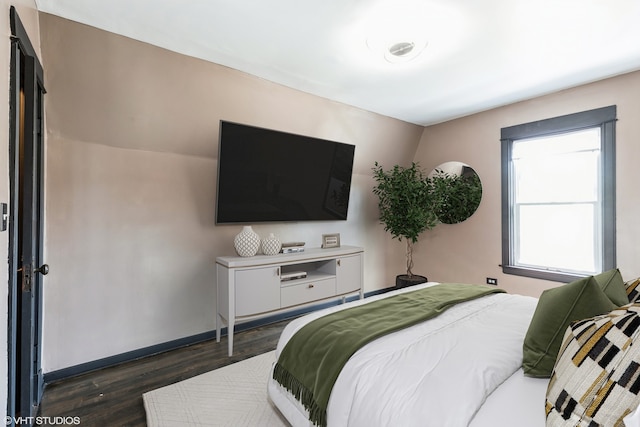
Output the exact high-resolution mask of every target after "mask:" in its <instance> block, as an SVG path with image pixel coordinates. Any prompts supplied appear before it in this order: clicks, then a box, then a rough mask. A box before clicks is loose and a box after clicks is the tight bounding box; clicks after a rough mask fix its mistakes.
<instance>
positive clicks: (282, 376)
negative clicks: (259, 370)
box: [273, 363, 327, 427]
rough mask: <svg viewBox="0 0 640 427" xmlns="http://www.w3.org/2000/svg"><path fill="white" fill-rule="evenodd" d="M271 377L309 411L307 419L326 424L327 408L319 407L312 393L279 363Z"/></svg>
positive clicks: (324, 425)
mask: <svg viewBox="0 0 640 427" xmlns="http://www.w3.org/2000/svg"><path fill="white" fill-rule="evenodd" d="M273 379H274V380H276V381H277V382H278V383H279V384H280V385H281V386H283V387H284V388H286V389H287V390H289V392H290V393H291V394H292V395H293V396H294V397H295V398H296V399H297V400H298V401H299V402H300V403H302V405H303V406H304V407H305V409H306V410H307V411H309V420H310V421H311V422H312V423H314V424H315V425H317V426H320V427H326V426H327V410H326V408H321V407H320V406H319V405H318V403H317V402H316V401H315V399H314V398H313V393H312V392H311V390H309V389H308V388H307V387H305V386H304V384H302V383H301V382H300V381H298V379H297V378H296V377H294V376H293V375H292V374H291V373H290V372H289V371H287V370H286V369H285V368H283V367H282V365H280V364H279V363H276V365H275V366H274V368H273Z"/></svg>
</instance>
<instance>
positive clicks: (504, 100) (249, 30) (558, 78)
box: [36, 0, 640, 125]
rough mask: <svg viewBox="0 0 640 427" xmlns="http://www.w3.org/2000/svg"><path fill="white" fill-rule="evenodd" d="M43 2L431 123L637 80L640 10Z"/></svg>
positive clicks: (213, 0)
mask: <svg viewBox="0 0 640 427" xmlns="http://www.w3.org/2000/svg"><path fill="white" fill-rule="evenodd" d="M36 3H37V5H38V9H39V10H41V11H43V12H47V13H50V14H53V15H57V16H60V17H63V18H67V19H70V20H73V21H77V22H80V23H83V24H87V25H90V26H93V27H97V28H100V29H103V30H106V31H110V32H113V33H117V34H120V35H124V36H127V37H130V38H133V39H136V40H140V41H143V42H147V43H150V44H153V45H156V46H160V47H163V48H166V49H169V50H172V51H176V52H179V53H183V54H185V55H190V56H194V57H197V58H201V59H204V60H207V61H211V62H215V63H218V64H221V65H224V66H228V67H231V68H234V69H237V70H240V71H243V72H246V73H249V74H252V75H255V76H258V77H261V78H264V79H266V80H270V81H273V82H275V83H279V84H282V85H285V86H288V87H291V88H295V89H299V90H301V91H305V92H308V93H312V94H315V95H318V96H321V97H324V98H328V99H332V100H335V101H338V102H342V103H345V104H349V105H353V106H355V107H359V108H362V109H365V110H368V111H372V112H376V113H379V114H383V115H385V116H389V117H394V118H397V119H401V120H404V121H407V122H410V123H415V124H420V125H429V124H434V123H438V122H442V121H446V120H449V119H452V118H456V117H461V116H464V115H468V114H472V113H475V112H479V111H483V110H487V109H490V108H494V107H497V106H501V105H505V104H509V103H513V102H517V101H520V100H524V99H528V98H532V97H535V96H539V95H543V94H546V93H550V92H554V91H558V90H562V89H566V88H570V87H573V86H577V85H581V84H584V83H588V82H592V81H596V80H600V79H603V78H607V77H611V76H615V75H619V74H623V73H627V72H630V71H634V70H640V24H639V23H640V1H638V0H606V1H605V0H537V1H532V0H322V1H320V0H316V1H309V0H307V1H304V0H270V1H265V0H243V1H231V0H190V1H184V0H108V1H104V0H36ZM391 47H393V49H392V50H393V51H394V52H395V54H393V53H390V52H389V48H391ZM160 71H161V70H160Z"/></svg>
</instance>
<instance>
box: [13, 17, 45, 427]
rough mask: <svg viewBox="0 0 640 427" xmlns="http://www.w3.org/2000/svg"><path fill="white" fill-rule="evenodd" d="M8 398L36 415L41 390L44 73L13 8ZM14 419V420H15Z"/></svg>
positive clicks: (20, 410) (25, 413)
mask: <svg viewBox="0 0 640 427" xmlns="http://www.w3.org/2000/svg"><path fill="white" fill-rule="evenodd" d="M10 15H11V30H12V35H13V37H12V46H11V100H10V108H11V119H10V120H11V122H10V146H9V151H10V174H11V176H10V187H11V188H10V193H11V194H10V210H9V233H10V236H9V246H10V251H9V268H10V270H9V393H8V395H9V399H8V402H7V403H8V408H7V415H8V416H12V417H20V418H21V420H20V421H21V422H20V424H21V425H24V424H29V423H28V422H25V419H27V420H29V417H33V416H35V414H36V411H37V408H38V405H39V403H40V397H41V394H42V385H43V384H42V370H41V367H40V366H41V365H40V353H41V352H40V341H41V331H42V322H41V319H42V299H41V296H42V276H43V275H44V274H47V272H48V266H47V265H45V264H42V237H43V225H44V222H43V219H44V216H43V203H42V202H43V197H42V195H43V165H44V161H43V153H44V151H43V148H44V144H43V142H44V134H43V107H44V106H43V96H44V87H43V72H42V67H41V65H40V63H39V61H38V59H37V57H36V55H35V52H34V50H33V47H32V45H31V43H30V41H29V39H28V37H27V34H26V31H25V30H24V27H23V26H22V24H21V22H20V19H19V17H18V15H17V13H16V12H15V9H13V8H11V14H10ZM14 421H15V419H14Z"/></svg>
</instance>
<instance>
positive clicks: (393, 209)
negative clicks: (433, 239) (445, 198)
mask: <svg viewBox="0 0 640 427" xmlns="http://www.w3.org/2000/svg"><path fill="white" fill-rule="evenodd" d="M373 177H374V179H375V180H376V183H377V184H376V186H375V187H374V188H373V193H374V194H375V195H377V196H378V199H379V200H378V207H379V209H380V222H381V223H382V224H384V229H385V231H388V232H390V233H391V235H392V236H393V238H395V239H398V240H400V241H402V239H405V241H406V242H407V252H406V258H407V276H409V277H412V276H413V272H412V271H411V269H412V268H413V245H414V244H415V243H416V242H417V241H418V236H419V235H420V234H421V233H422V232H423V231H425V230H427V229H431V228H433V227H435V226H436V225H437V224H438V217H437V215H436V213H435V211H434V203H435V194H434V192H433V183H432V182H431V180H430V179H429V178H428V177H427V174H426V173H425V172H424V171H423V170H422V169H420V166H419V165H418V164H417V163H415V162H414V163H411V166H410V167H401V166H398V165H396V166H394V167H393V168H392V169H390V170H388V171H385V170H384V169H383V168H382V166H380V165H379V164H378V162H376V163H375V167H374V168H373Z"/></svg>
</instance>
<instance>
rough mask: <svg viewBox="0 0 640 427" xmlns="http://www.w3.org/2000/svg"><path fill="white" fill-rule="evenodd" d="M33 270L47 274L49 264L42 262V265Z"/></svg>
mask: <svg viewBox="0 0 640 427" xmlns="http://www.w3.org/2000/svg"><path fill="white" fill-rule="evenodd" d="M33 272H34V273H40V274H42V275H43V276H46V275H47V274H49V264H42V265H41V266H40V267H38V268H34V269H33Z"/></svg>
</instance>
